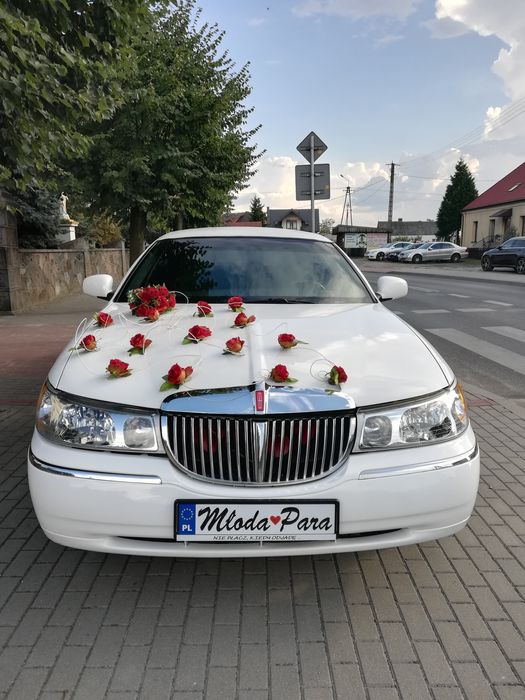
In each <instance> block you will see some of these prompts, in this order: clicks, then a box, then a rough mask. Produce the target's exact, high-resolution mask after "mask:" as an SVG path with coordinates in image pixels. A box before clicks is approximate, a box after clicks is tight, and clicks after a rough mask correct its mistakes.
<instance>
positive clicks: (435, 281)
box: [365, 265, 525, 406]
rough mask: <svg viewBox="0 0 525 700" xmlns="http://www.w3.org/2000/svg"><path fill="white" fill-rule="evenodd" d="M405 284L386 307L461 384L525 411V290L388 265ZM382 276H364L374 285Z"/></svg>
mask: <svg viewBox="0 0 525 700" xmlns="http://www.w3.org/2000/svg"><path fill="white" fill-rule="evenodd" d="M392 267H394V269H395V273H394V274H397V275H399V276H400V277H404V279H406V280H407V282H408V290H409V291H408V296H407V297H405V298H403V299H398V300H395V301H391V302H386V303H387V305H388V308H390V309H391V310H392V311H393V312H394V313H396V314H398V315H399V316H400V318H402V319H403V320H404V321H406V322H407V323H409V324H410V325H411V326H413V327H414V328H416V329H417V330H418V331H420V332H421V333H422V334H423V335H424V336H425V337H426V338H428V339H429V340H430V342H431V343H432V344H433V345H434V347H436V348H437V350H438V351H439V352H440V353H441V354H442V356H443V357H444V358H445V360H446V361H447V362H448V363H449V365H450V366H451V367H452V369H453V370H454V372H455V373H456V376H457V377H458V378H459V380H460V381H463V382H465V383H469V384H471V385H475V386H478V387H481V388H483V389H485V390H487V391H490V392H492V393H494V394H497V395H498V396H501V397H504V398H509V399H513V400H515V401H517V402H518V403H521V405H522V406H525V287H524V286H523V285H516V284H511V283H508V282H507V283H506V282H505V280H504V279H501V280H498V281H497V282H495V283H492V282H491V283H484V282H483V280H479V279H468V276H466V278H465V279H461V278H460V277H458V278H450V277H449V278H441V277H437V276H436V277H432V276H426V275H425V276H424V277H423V276H422V275H415V274H413V275H412V274H410V273H409V271H406V270H405V269H404V268H405V266H404V265H399V266H392V265H389V268H388V274H392V272H391V270H392ZM385 272H387V271H386V269H385V271H384V272H383V271H381V269H380V268H379V270H378V272H366V273H365V274H366V276H367V278H368V280H369V281H370V282H371V284H372V286H373V287H374V288H375V287H376V282H377V278H378V277H379V276H380V275H381V274H385Z"/></svg>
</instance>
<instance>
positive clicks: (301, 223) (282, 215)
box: [266, 207, 319, 233]
mask: <svg viewBox="0 0 525 700" xmlns="http://www.w3.org/2000/svg"><path fill="white" fill-rule="evenodd" d="M266 219H267V221H266V226H268V227H269V228H285V229H289V230H290V231H311V230H312V227H311V222H312V212H311V210H310V209H270V208H269V207H268V209H267V210H266ZM315 230H316V232H317V233H319V209H316V210H315Z"/></svg>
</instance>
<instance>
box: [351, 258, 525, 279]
mask: <svg viewBox="0 0 525 700" xmlns="http://www.w3.org/2000/svg"><path fill="white" fill-rule="evenodd" d="M352 262H354V263H355V264H356V265H357V267H358V268H359V269H360V270H361V271H362V272H364V273H365V274H366V273H367V272H378V273H379V274H381V275H397V276H400V277H403V276H404V275H422V276H424V277H425V276H426V277H454V278H456V279H457V278H461V279H465V280H480V281H482V282H487V283H489V284H491V283H493V282H504V283H509V284H525V275H518V274H516V273H515V272H514V270H511V269H510V268H499V269H497V270H496V269H495V270H492V271H491V272H483V270H482V269H481V268H480V267H478V266H476V265H470V264H465V263H457V264H455V265H454V264H452V263H437V262H435V263H422V264H421V265H414V264H410V263H394V262H390V261H388V260H386V261H383V262H378V261H377V260H368V259H367V258H352Z"/></svg>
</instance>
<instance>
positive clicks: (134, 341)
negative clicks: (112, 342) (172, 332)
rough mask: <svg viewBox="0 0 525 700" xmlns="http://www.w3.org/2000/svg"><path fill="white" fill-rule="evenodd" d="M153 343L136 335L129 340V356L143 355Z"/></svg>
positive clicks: (140, 335)
mask: <svg viewBox="0 0 525 700" xmlns="http://www.w3.org/2000/svg"><path fill="white" fill-rule="evenodd" d="M152 342H153V341H152V340H150V339H149V338H145V337H144V336H143V335H142V333H137V334H136V335H134V336H133V338H130V340H129V344H130V345H131V347H130V349H129V350H128V354H129V355H144V353H145V352H146V349H147V348H149V346H150V345H151V343H152Z"/></svg>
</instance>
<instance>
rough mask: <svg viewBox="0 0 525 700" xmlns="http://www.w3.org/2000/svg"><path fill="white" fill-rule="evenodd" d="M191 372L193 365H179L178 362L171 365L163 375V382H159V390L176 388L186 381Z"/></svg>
mask: <svg viewBox="0 0 525 700" xmlns="http://www.w3.org/2000/svg"><path fill="white" fill-rule="evenodd" d="M192 374H193V367H181V366H180V365H179V364H174V365H172V366H171V367H170V368H169V370H168V374H166V375H164V376H163V377H162V378H163V379H164V383H163V384H161V387H160V391H168V389H178V388H179V387H180V386H181V385H182V384H184V382H186V381H187V380H188V379H189V378H190V377H191V375H192Z"/></svg>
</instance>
